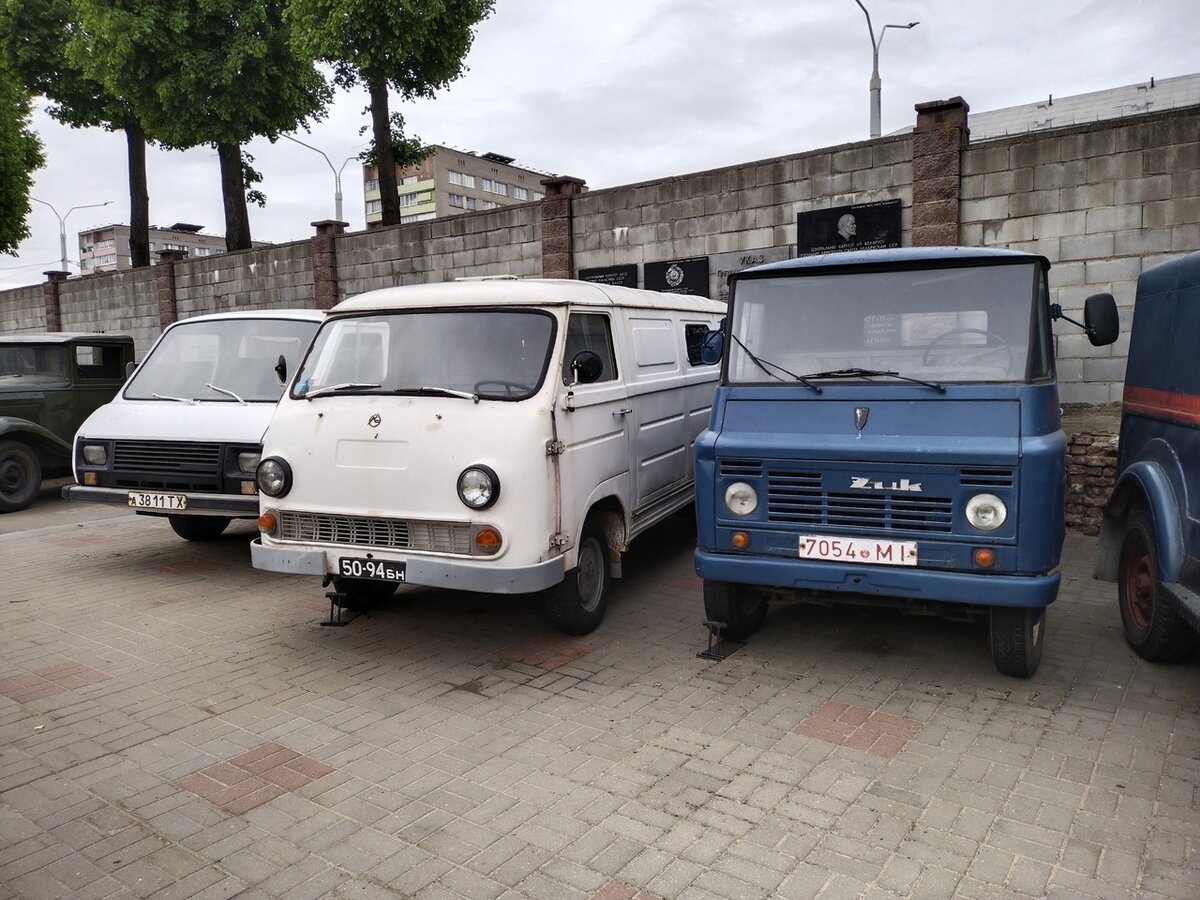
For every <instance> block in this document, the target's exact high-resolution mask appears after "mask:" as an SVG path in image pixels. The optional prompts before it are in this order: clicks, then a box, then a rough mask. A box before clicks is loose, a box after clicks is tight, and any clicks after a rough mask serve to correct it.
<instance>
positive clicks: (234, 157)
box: [217, 144, 252, 252]
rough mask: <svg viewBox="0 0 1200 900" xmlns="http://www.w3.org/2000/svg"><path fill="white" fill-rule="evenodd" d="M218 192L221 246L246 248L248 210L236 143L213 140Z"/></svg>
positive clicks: (244, 181) (239, 153)
mask: <svg viewBox="0 0 1200 900" xmlns="http://www.w3.org/2000/svg"><path fill="white" fill-rule="evenodd" d="M217 157H218V158H219V159H220V160H221V194H222V196H223V198H224V200H225V249H226V250H229V251H231V252H232V251H234V250H249V249H250V247H251V246H252V245H251V243H250V214H249V213H248V212H247V211H246V171H245V169H244V168H243V167H242V147H241V145H240V144H217Z"/></svg>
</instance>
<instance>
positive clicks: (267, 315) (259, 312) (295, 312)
mask: <svg viewBox="0 0 1200 900" xmlns="http://www.w3.org/2000/svg"><path fill="white" fill-rule="evenodd" d="M227 319H291V320H293V321H297V322H322V321H324V319H325V310H323V309H231V310H229V311H228V312H219V313H206V314H205V315H202V316H188V317H187V318H186V319H180V320H178V321H177V322H172V323H171V324H170V325H169V326H168V327H169V328H174V327H175V326H176V325H183V324H186V323H188V322H219V321H222V320H227Z"/></svg>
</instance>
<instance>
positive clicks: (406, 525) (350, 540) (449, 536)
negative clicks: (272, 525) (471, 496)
mask: <svg viewBox="0 0 1200 900" xmlns="http://www.w3.org/2000/svg"><path fill="white" fill-rule="evenodd" d="M279 529H280V537H281V538H282V539H283V540H285V541H305V542H310V543H318V544H355V545H359V546H364V547H391V548H394V549H397V550H428V551H432V552H435V553H458V554H469V553H470V552H471V526H470V525H469V524H467V523H466V522H427V521H422V520H410V519H381V518H373V517H368V516H337V515H331V514H327V513H306V512H295V511H293V510H284V511H282V512H280V513H279Z"/></svg>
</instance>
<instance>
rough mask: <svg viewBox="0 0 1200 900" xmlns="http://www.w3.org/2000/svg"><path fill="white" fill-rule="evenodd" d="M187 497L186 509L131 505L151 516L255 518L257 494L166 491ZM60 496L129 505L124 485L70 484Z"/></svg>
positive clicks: (83, 501) (141, 512) (68, 498)
mask: <svg viewBox="0 0 1200 900" xmlns="http://www.w3.org/2000/svg"><path fill="white" fill-rule="evenodd" d="M165 493H169V494H183V495H184V496H185V497H187V509H179V510H169V511H168V510H165V509H164V510H156V509H134V510H133V511H134V512H137V513H140V514H142V515H150V516H188V515H192V516H226V517H228V518H232V519H257V518H258V495H257V494H192V493H188V492H187V491H166V492H165ZM62 495H63V498H64V499H66V500H74V501H77V502H82V503H109V504H112V505H113V506H124V507H125V508H127V509H132V507H130V506H129V491H128V490H126V489H125V488H102V487H84V486H83V485H79V484H69V485H67V486H66V487H64V488H63V490H62Z"/></svg>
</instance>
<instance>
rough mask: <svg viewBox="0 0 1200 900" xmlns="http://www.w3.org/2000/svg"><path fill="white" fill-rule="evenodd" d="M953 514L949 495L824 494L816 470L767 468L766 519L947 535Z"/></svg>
mask: <svg viewBox="0 0 1200 900" xmlns="http://www.w3.org/2000/svg"><path fill="white" fill-rule="evenodd" d="M953 513H954V503H953V501H952V500H951V499H950V498H949V497H927V496H925V495H923V494H922V495H913V494H902V493H892V492H887V491H880V492H878V493H867V492H863V493H853V494H851V493H833V492H829V493H826V492H825V491H824V490H822V485H821V476H820V475H819V474H817V473H812V472H787V471H775V470H768V471H767V518H768V519H770V521H772V522H780V523H787V524H795V525H822V526H829V527H832V528H841V529H845V528H861V529H863V530H871V531H892V530H895V531H923V532H942V533H949V532H950V530H951V528H952V527H953Z"/></svg>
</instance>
